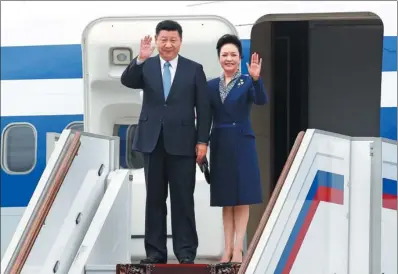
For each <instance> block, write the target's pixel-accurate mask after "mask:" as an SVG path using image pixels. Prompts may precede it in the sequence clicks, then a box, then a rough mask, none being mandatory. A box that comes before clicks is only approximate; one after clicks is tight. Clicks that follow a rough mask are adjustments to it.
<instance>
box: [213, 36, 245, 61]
mask: <svg viewBox="0 0 398 274" xmlns="http://www.w3.org/2000/svg"><path fill="white" fill-rule="evenodd" d="M226 44H233V45H235V46H236V47H237V48H238V52H239V55H240V58H243V55H242V43H241V41H240V40H239V38H238V37H237V36H236V35H233V34H225V35H223V36H221V38H220V39H218V42H217V46H216V49H217V54H218V57H220V52H221V48H222V47H223V46H224V45H226Z"/></svg>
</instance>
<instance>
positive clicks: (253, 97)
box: [208, 34, 267, 263]
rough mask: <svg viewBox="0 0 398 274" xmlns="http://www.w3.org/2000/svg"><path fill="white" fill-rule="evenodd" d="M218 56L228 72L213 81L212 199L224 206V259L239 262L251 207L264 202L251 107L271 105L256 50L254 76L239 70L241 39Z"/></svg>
mask: <svg viewBox="0 0 398 274" xmlns="http://www.w3.org/2000/svg"><path fill="white" fill-rule="evenodd" d="M217 54H218V56H219V61H220V65H221V67H222V69H223V73H222V75H221V76H220V77H218V78H216V79H213V80H210V81H209V82H208V85H209V92H210V98H211V105H212V112H213V127H212V130H211V136H210V192H211V194H210V195H211V198H210V200H211V206H219V207H223V223H224V240H225V250H224V255H223V256H222V258H221V262H231V261H232V262H237V263H240V262H242V259H243V258H242V256H243V253H242V249H243V241H244V237H245V233H246V227H247V222H248V219H249V205H251V204H258V203H262V191H261V181H260V170H259V166H258V158H257V152H256V143H255V136H254V132H253V129H252V126H251V123H250V110H251V106H252V104H253V103H254V104H257V105H264V104H266V102H267V96H266V93H265V88H264V86H263V82H262V80H261V79H260V71H261V62H262V59H261V58H259V56H258V54H257V53H253V55H252V57H251V63H250V65H249V64H246V65H247V68H248V72H249V75H242V74H241V73H240V61H241V59H242V45H241V42H240V40H239V39H238V37H236V36H234V35H229V34H227V35H224V36H222V37H221V38H220V39H219V41H218V43H217ZM235 238H236V242H235V243H234V239H235Z"/></svg>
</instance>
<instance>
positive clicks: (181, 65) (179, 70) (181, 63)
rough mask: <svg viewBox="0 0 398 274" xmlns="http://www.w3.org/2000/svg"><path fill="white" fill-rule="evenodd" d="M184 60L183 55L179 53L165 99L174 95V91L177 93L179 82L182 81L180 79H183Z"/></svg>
mask: <svg viewBox="0 0 398 274" xmlns="http://www.w3.org/2000/svg"><path fill="white" fill-rule="evenodd" d="M184 61H185V60H184V57H182V56H180V55H179V56H178V62H177V70H176V72H175V75H174V79H173V83H172V84H171V87H170V92H169V96H167V100H166V101H168V100H170V98H171V97H172V96H175V93H177V91H178V90H179V89H178V86H179V84H180V83H181V82H182V79H184V72H185V70H184V66H185V62H184ZM162 86H163V82H162ZM162 90H163V89H162Z"/></svg>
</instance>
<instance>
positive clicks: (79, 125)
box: [66, 122, 84, 131]
mask: <svg viewBox="0 0 398 274" xmlns="http://www.w3.org/2000/svg"><path fill="white" fill-rule="evenodd" d="M66 128H67V129H73V130H77V131H84V124H83V122H72V123H70V124H69V125H67V126H66Z"/></svg>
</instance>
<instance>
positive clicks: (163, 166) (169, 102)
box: [121, 20, 211, 264]
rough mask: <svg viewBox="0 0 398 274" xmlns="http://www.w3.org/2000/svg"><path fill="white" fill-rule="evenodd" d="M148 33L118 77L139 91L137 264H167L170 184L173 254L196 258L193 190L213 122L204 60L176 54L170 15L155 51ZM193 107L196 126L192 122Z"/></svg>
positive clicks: (175, 27)
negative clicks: (141, 225)
mask: <svg viewBox="0 0 398 274" xmlns="http://www.w3.org/2000/svg"><path fill="white" fill-rule="evenodd" d="M151 42H152V38H151V37H150V36H146V37H145V38H144V39H142V40H141V45H140V53H139V56H137V57H136V58H135V59H133V61H132V62H131V63H130V65H129V66H128V67H127V68H126V70H125V71H124V72H123V74H122V77H121V82H122V84H123V85H125V86H126V87H129V88H133V89H142V90H143V95H144V98H143V104H142V110H141V114H140V117H139V122H138V128H137V130H136V136H135V138H134V141H133V150H135V151H140V152H142V153H143V154H144V157H145V166H144V169H145V177H146V189H147V197H146V212H145V249H146V253H147V258H146V259H144V260H142V261H141V263H144V264H153V263H167V248H166V234H167V233H166V230H167V228H166V215H167V208H166V199H167V195H168V183H169V184H170V202H171V224H172V234H173V249H174V254H175V255H176V257H177V259H178V260H179V262H180V263H186V264H189V263H194V259H195V257H196V251H197V247H198V236H197V232H196V224H195V211H194V189H195V174H196V162H197V163H200V162H201V161H202V159H203V158H204V156H205V155H206V152H207V142H208V138H209V131H210V125H211V115H210V102H209V99H208V93H207V82H206V77H205V74H204V71H203V67H202V65H200V64H198V63H195V62H194V61H191V60H189V59H187V58H184V57H182V56H180V55H179V54H178V53H179V50H180V46H181V42H182V28H181V26H180V25H179V24H178V23H177V22H175V21H171V20H166V21H162V22H160V23H159V24H158V25H157V26H156V36H155V42H156V46H157V49H158V52H159V55H157V56H155V57H150V56H151V55H152V53H153V50H154V46H152V45H151ZM195 109H196V116H197V121H196V126H195Z"/></svg>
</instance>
